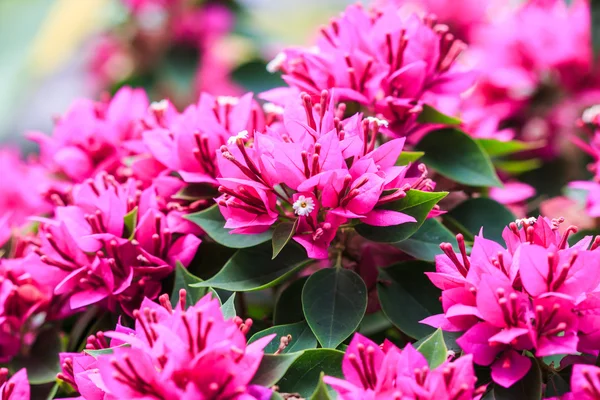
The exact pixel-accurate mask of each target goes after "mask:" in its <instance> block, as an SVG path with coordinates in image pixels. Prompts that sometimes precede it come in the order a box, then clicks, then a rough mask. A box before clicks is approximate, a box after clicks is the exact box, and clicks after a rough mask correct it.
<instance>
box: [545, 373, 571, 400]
mask: <svg viewBox="0 0 600 400" xmlns="http://www.w3.org/2000/svg"><path fill="white" fill-rule="evenodd" d="M565 378H566V379H565ZM568 379H569V377H568V376H566V377H563V376H562V375H561V374H560V373H550V374H548V382H547V383H546V392H545V393H544V398H548V397H560V396H562V395H564V394H565V393H568V392H570V391H571V384H570V383H569V380H568Z"/></svg>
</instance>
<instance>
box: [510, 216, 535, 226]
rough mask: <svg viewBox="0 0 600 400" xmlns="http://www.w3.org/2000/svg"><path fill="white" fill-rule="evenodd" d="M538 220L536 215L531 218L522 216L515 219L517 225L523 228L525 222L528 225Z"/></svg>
mask: <svg viewBox="0 0 600 400" xmlns="http://www.w3.org/2000/svg"><path fill="white" fill-rule="evenodd" d="M536 221H537V219H536V218H535V217H530V218H520V219H517V220H515V223H516V224H517V227H519V228H521V227H522V226H523V225H524V224H525V223H526V224H527V225H533V224H535V223H536Z"/></svg>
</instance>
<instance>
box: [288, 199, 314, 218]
mask: <svg viewBox="0 0 600 400" xmlns="http://www.w3.org/2000/svg"><path fill="white" fill-rule="evenodd" d="M292 207H294V212H295V213H296V215H299V216H301V217H306V216H308V215H310V213H311V212H312V210H314V209H315V201H314V200H313V199H312V197H305V196H299V197H298V200H296V201H295V202H294V204H293V205H292Z"/></svg>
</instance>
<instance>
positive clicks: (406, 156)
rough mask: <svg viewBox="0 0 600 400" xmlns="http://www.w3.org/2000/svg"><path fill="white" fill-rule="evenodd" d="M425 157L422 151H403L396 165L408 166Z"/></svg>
mask: <svg viewBox="0 0 600 400" xmlns="http://www.w3.org/2000/svg"><path fill="white" fill-rule="evenodd" d="M423 155H425V153H423V152H422V151H402V154H400V157H398V161H396V165H408V164H409V163H411V162H415V161H417V160H418V159H419V158H421V157H423Z"/></svg>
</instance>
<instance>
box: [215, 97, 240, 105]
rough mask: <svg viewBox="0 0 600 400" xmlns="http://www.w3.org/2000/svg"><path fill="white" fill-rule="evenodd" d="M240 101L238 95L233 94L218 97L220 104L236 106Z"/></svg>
mask: <svg viewBox="0 0 600 400" xmlns="http://www.w3.org/2000/svg"><path fill="white" fill-rule="evenodd" d="M238 102H239V99H238V98H237V97H233V96H218V97H217V103H219V105H220V106H227V105H229V106H235V105H237V103H238Z"/></svg>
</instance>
